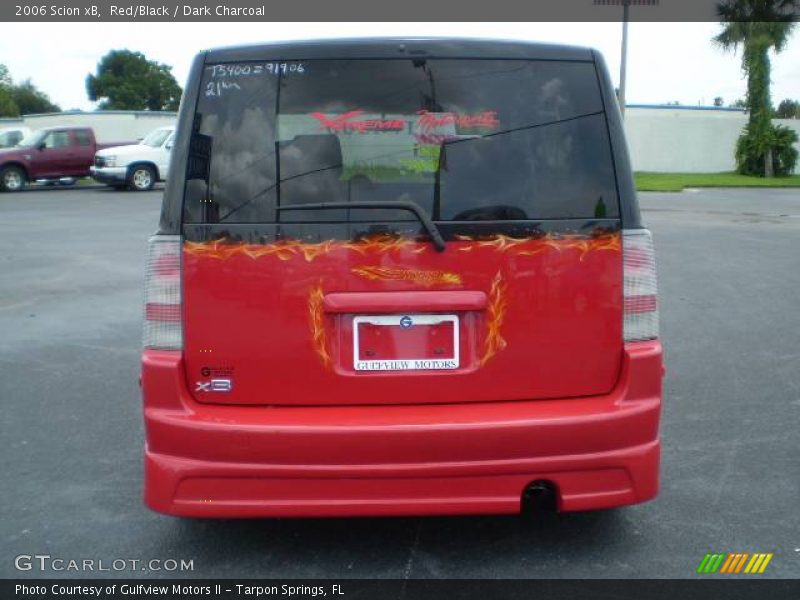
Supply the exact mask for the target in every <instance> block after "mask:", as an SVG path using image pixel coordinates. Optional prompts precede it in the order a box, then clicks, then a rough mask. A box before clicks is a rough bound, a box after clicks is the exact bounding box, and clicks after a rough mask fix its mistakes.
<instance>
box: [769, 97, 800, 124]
mask: <svg viewBox="0 0 800 600" xmlns="http://www.w3.org/2000/svg"><path fill="white" fill-rule="evenodd" d="M775 117H776V118H778V119H800V102H798V101H797V100H790V99H789V98H786V99H785V100H781V103H780V104H778V110H776V111H775Z"/></svg>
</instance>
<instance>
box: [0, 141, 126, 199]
mask: <svg viewBox="0 0 800 600" xmlns="http://www.w3.org/2000/svg"><path fill="white" fill-rule="evenodd" d="M111 145H117V146H118V145H120V144H119V143H116V144H98V143H97V142H96V140H95V137H94V131H93V130H92V129H91V128H90V127H74V126H68V127H48V128H46V129H39V130H37V131H34V132H33V133H31V134H30V135H28V136H26V137H25V138H23V139H22V140H21V141H20V142H19V144H17V145H16V146H14V147H13V148H6V149H3V150H0V191H3V192H15V191H19V190H22V189H23V188H24V187H25V186H26V185H27V184H28V182H31V181H36V180H47V181H55V180H60V179H65V178H66V180H67V181H68V180H70V179H74V178H79V177H87V176H88V175H89V167H91V165H92V161H93V160H94V155H95V153H96V152H97V150H99V149H101V148H105V147H107V146H111Z"/></svg>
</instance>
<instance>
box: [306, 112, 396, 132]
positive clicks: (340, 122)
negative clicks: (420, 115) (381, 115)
mask: <svg viewBox="0 0 800 600" xmlns="http://www.w3.org/2000/svg"><path fill="white" fill-rule="evenodd" d="M363 113H364V111H363V110H351V111H350V112H346V113H343V114H341V115H337V116H335V117H328V116H326V115H324V114H323V113H319V112H315V113H311V116H312V117H314V118H315V119H317V120H318V121H319V123H320V130H321V131H325V130H326V129H329V130H331V131H334V132H338V131H356V132H358V133H365V132H367V131H402V130H403V129H405V127H406V122H405V121H403V120H402V119H362V120H360V121H353V120H352V119H355V118H356V117H357V116H359V115H361V114H363Z"/></svg>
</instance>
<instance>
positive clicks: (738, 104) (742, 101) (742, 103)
mask: <svg viewBox="0 0 800 600" xmlns="http://www.w3.org/2000/svg"><path fill="white" fill-rule="evenodd" d="M731 106H732V107H733V108H747V98H739V99H738V100H734V101H733V102H731Z"/></svg>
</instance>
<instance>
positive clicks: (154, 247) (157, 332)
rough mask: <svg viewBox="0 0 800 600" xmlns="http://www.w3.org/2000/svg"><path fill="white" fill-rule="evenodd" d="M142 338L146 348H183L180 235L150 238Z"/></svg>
mask: <svg viewBox="0 0 800 600" xmlns="http://www.w3.org/2000/svg"><path fill="white" fill-rule="evenodd" d="M142 337H143V342H142V343H143V345H144V347H145V348H155V349H159V350H180V349H181V348H182V347H183V325H182V321H181V238H180V236H178V235H154V236H153V237H151V238H150V242H149V248H148V252H147V268H146V270H145V283H144V335H143V336H142Z"/></svg>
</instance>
